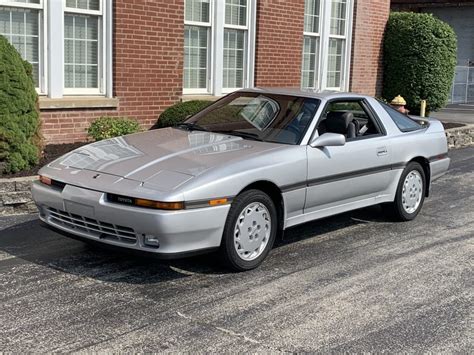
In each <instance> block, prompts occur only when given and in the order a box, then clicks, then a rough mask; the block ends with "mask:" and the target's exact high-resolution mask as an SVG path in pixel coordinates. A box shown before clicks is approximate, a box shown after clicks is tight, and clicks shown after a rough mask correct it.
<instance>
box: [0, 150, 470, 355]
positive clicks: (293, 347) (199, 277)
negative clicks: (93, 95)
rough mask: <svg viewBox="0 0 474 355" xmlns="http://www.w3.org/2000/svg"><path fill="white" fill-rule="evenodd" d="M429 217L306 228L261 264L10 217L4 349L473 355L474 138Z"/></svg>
mask: <svg viewBox="0 0 474 355" xmlns="http://www.w3.org/2000/svg"><path fill="white" fill-rule="evenodd" d="M450 156H451V158H452V165H451V169H450V171H449V173H448V174H447V175H445V176H443V177H442V178H440V179H438V180H437V181H436V182H435V183H434V184H433V190H432V195H431V196H430V198H429V199H427V200H426V201H425V206H424V208H423V210H422V211H421V214H420V215H419V216H418V217H417V219H416V220H414V221H412V222H406V223H393V222H390V221H388V220H387V219H386V218H385V217H383V215H382V214H381V211H380V209H379V207H371V208H366V209H363V210H358V211H355V212H351V213H345V214H342V215H339V216H335V217H331V218H327V219H324V220H320V221H316V222H312V223H308V224H305V225H303V226H298V227H295V228H293V229H291V230H289V231H288V232H287V233H286V239H285V240H284V241H283V242H280V243H279V244H278V245H277V247H276V248H275V249H274V250H273V251H272V252H271V253H270V255H269V258H268V259H267V260H266V261H265V263H264V264H263V265H262V266H261V267H260V268H258V269H256V270H253V271H250V272H246V273H230V272H228V271H227V270H225V269H223V268H221V267H220V266H219V264H218V263H217V261H216V260H215V257H214V256H212V255H210V256H201V257H195V258H191V259H184V260H179V261H173V262H166V263H164V262H160V261H156V260H153V259H148V258H144V257H137V256H130V255H127V254H123V253H118V252H112V251H104V250H100V249H95V248H92V247H89V246H86V245H85V244H82V243H81V242H78V241H75V240H70V239H68V238H65V237H63V236H60V235H59V234H56V233H54V232H51V231H48V230H45V229H42V228H41V227H39V224H38V220H37V218H36V216H31V215H30V216H21V217H8V218H5V217H4V218H1V219H0V352H15V353H16V352H18V353H20V352H50V351H58V352H71V351H84V352H89V351H108V352H118V351H122V352H125V351H126V352H145V351H153V352H191V353H194V352H223V351H227V352H266V353H268V352H272V353H273V352H367V351H370V352H382V351H389V352H416V353H419V352H436V353H438V352H449V353H453V352H458V353H473V352H474V346H473V339H474V337H473V335H474V329H473V318H474V317H473V309H474V307H473V280H474V278H473V264H474V262H473V251H474V243H473V241H474V185H473V182H474V148H466V149H460V150H455V151H451V152H450Z"/></svg>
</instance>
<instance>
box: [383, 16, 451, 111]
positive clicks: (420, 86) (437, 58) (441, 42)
mask: <svg viewBox="0 0 474 355" xmlns="http://www.w3.org/2000/svg"><path fill="white" fill-rule="evenodd" d="M456 46H457V41H456V34H455V33H454V31H453V29H452V28H451V27H450V26H449V25H448V24H447V23H445V22H443V21H441V20H439V19H437V18H435V17H433V15H431V14H420V13H411V12H394V13H392V14H391V15H390V18H389V20H388V23H387V29H386V32H385V40H384V83H383V97H384V98H385V99H387V100H388V101H390V100H392V99H393V98H394V97H395V96H397V95H402V96H403V97H404V98H405V100H406V102H407V107H408V109H409V110H410V111H412V112H413V113H419V111H420V101H421V100H427V111H428V112H429V111H435V110H437V109H439V108H441V107H443V106H444V105H445V104H446V102H447V99H448V95H449V91H450V88H451V84H452V81H453V77H454V68H455V66H456Z"/></svg>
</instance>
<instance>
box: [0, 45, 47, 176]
mask: <svg viewBox="0 0 474 355" xmlns="http://www.w3.org/2000/svg"><path fill="white" fill-rule="evenodd" d="M37 101H38V95H37V94H36V90H35V84H34V81H33V77H32V67H31V65H30V64H29V63H28V62H26V61H24V60H23V59H22V58H21V56H20V54H19V53H18V52H17V51H16V49H15V48H14V47H13V46H12V45H11V44H10V43H8V41H7V40H6V38H5V37H3V36H0V172H7V173H9V172H17V171H20V170H23V169H26V168H28V167H30V166H32V165H34V164H37V163H38V158H39V154H40V151H41V136H40V133H39V132H40V118H39V110H38V103H37Z"/></svg>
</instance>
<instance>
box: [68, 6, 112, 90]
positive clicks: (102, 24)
mask: <svg viewBox="0 0 474 355" xmlns="http://www.w3.org/2000/svg"><path fill="white" fill-rule="evenodd" d="M105 3H106V0H102V1H99V10H87V9H77V8H72V7H67V6H66V5H64V10H63V29H62V42H61V43H62V45H63V56H62V58H63V66H62V68H63V75H64V70H65V64H64V16H65V14H78V15H90V16H98V17H99V19H98V21H99V33H98V38H100V41H99V43H101V42H102V43H101V44H102V45H101V46H99V48H98V53H97V56H98V58H97V71H98V85H97V86H98V88H66V87H65V86H64V77H63V94H64V96H67V95H78V96H81V95H91V96H94V95H105V86H104V83H105V80H106V79H105V72H106V69H105V68H106V67H105V66H106V59H105V54H106V53H107V48H106V46H107V43H106V41H107V38H106V35H105V34H106V32H107V29H106V22H107V20H106V19H105V16H104V14H105V11H104V8H105V7H106V6H107V5H106V4H105ZM104 69H105V70H104Z"/></svg>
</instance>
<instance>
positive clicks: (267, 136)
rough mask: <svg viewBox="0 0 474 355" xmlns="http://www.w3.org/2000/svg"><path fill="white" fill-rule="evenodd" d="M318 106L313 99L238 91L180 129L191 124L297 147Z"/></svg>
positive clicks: (209, 129)
mask: <svg viewBox="0 0 474 355" xmlns="http://www.w3.org/2000/svg"><path fill="white" fill-rule="evenodd" d="M319 104H320V100H318V99H315V98H307V97H298V96H292V95H276V94H267V93H265V94H260V93H255V92H243V91H238V92H235V93H232V94H230V95H228V96H226V97H224V98H223V99H221V100H219V101H217V102H215V103H213V104H211V105H210V106H208V107H207V108H206V109H204V110H203V111H201V112H199V113H197V114H196V115H194V116H193V117H191V118H190V119H189V120H187V121H186V123H187V124H188V125H187V126H183V129H185V128H186V127H187V128H189V127H191V128H192V125H194V126H195V127H196V126H198V127H199V128H200V129H205V130H207V131H211V132H217V133H226V134H231V135H237V136H241V137H243V138H245V139H254V140H260V141H265V142H275V143H284V144H299V143H300V142H301V139H302V138H303V136H304V134H305V132H306V130H307V129H308V126H309V125H310V123H311V121H312V119H313V118H314V115H315V114H316V111H317V109H318V107H319ZM189 124H192V125H191V126H189Z"/></svg>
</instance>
